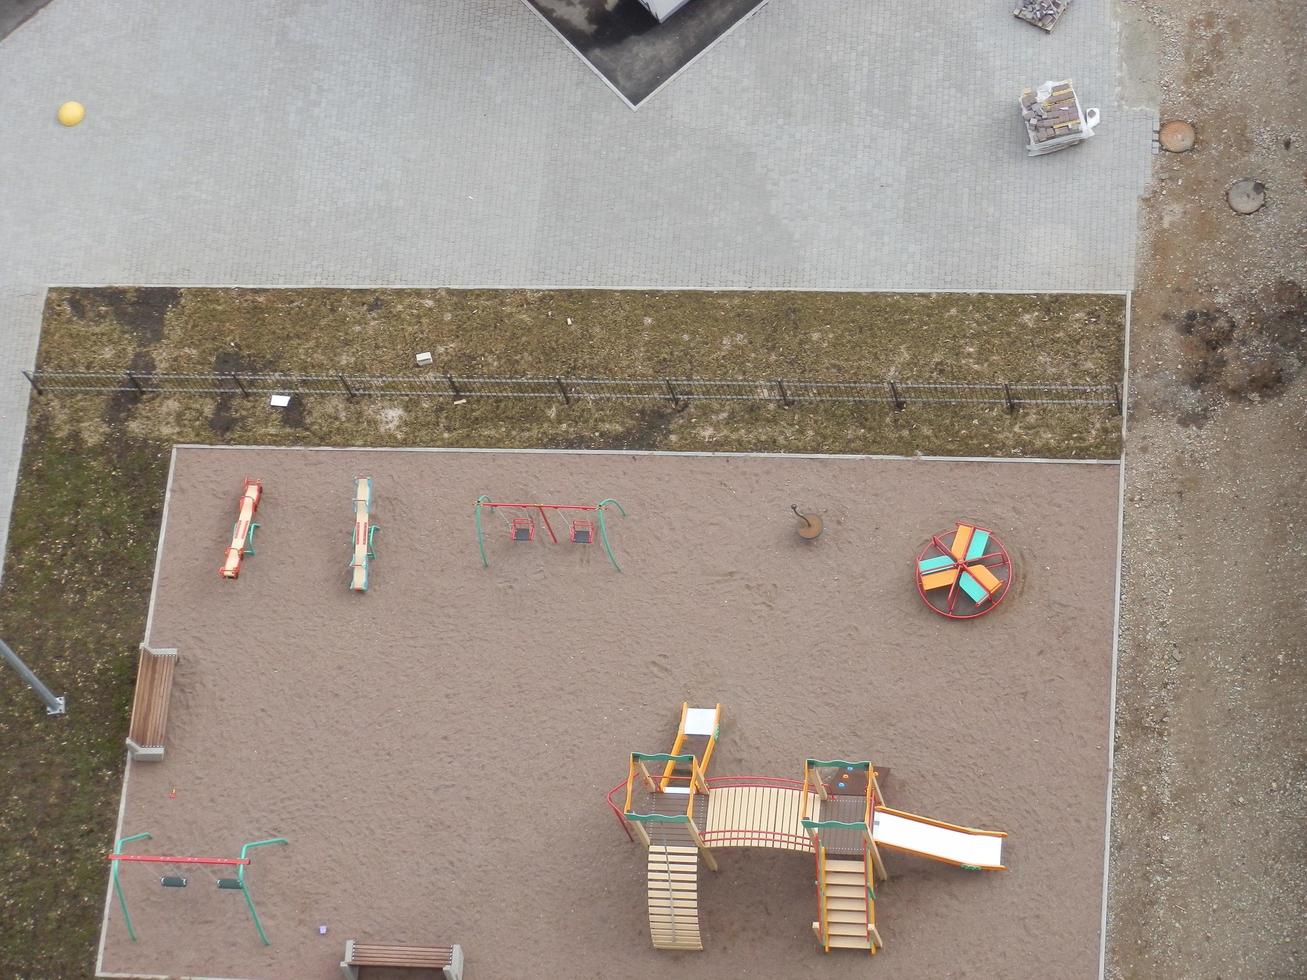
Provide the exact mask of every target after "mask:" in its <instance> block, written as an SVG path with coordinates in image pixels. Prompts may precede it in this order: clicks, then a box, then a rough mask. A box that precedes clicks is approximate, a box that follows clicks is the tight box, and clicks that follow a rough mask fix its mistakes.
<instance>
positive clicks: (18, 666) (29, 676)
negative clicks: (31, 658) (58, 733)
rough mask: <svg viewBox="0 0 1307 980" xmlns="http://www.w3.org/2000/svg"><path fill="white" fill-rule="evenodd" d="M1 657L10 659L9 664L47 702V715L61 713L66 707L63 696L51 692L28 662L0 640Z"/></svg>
mask: <svg viewBox="0 0 1307 980" xmlns="http://www.w3.org/2000/svg"><path fill="white" fill-rule="evenodd" d="M0 657H4V659H5V660H7V661H9V666H10V667H12V668H14V670H15V671H17V673H18V676H19V677H21V678H22V679H23V680H25V681H26V682H27V686H28V687H30V688H31V689H32V690H33V691H35V692H36V696H37V697H39V698H40V699H41V700H42V701H44V702H45V713H46V714H47V715H61V714H63V713H64V708H65V707H66V704H65V701H64V699H63V698H62V697H56V696H55V695H53V694H51V693H50V689H49V688H48V687H46V686H45V685H44V684H42V683H41V681H40V678H38V677H37V676H36V675H35V674H33V673H32V671H31V669H30V668H29V667H28V666H27V664H25V663H23V662H22V661H21V660H19V659H18V654H16V653H14V651H13V650H10V649H9V644H7V643H5V641H4V640H0Z"/></svg>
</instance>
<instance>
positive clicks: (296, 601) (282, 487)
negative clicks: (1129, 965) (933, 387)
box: [102, 448, 1119, 980]
mask: <svg viewBox="0 0 1307 980" xmlns="http://www.w3.org/2000/svg"><path fill="white" fill-rule="evenodd" d="M360 474H367V475H371V476H372V477H373V478H374V481H375V497H374V499H375V514H376V522H377V524H378V525H380V527H381V530H380V531H379V532H378V535H377V539H376V547H377V554H378V557H377V559H376V561H375V564H374V565H373V577H372V588H371V591H370V592H369V593H368V594H366V595H357V594H352V593H350V592H349V591H348V590H347V588H346V577H347V572H346V563H347V561H348V557H349V551H350V533H351V528H352V517H351V497H352V479H353V477H354V476H356V475H360ZM246 476H254V477H258V478H260V479H262V480H263V481H264V487H265V494H264V499H263V503H262V505H261V506H260V509H259V513H258V519H259V521H260V522H261V524H262V528H261V529H260V530H259V532H258V534H257V537H256V542H255V543H256V547H257V550H258V554H257V555H256V556H254V557H252V558H248V559H246V565H245V566H244V568H243V571H242V573H241V576H240V578H239V579H238V580H237V581H235V582H227V581H222V580H220V579H219V577H218V575H217V567H218V564H219V562H220V560H221V555H222V550H223V548H224V547H225V546H226V543H227V540H228V537H229V534H230V529H231V525H232V521H233V519H234V517H235V511H236V499H237V497H238V495H239V492H240V488H241V481H242V479H243V478H244V477H246ZM1118 476H1119V474H1118V470H1117V467H1116V466H1115V465H1076V464H1061V463H1059V464H1042V463H998V462H984V463H960V462H938V461H921V460H918V461H908V460H875V459H835V458H826V459H806V458H779V459H778V458H766V459H763V458H745V457H693V456H647V455H646V456H641V455H629V454H616V455H599V454H514V453H502V452H496V453H472V452H416V451H408V452H406V451H386V452H367V451H352V450H349V451H314V450H283V449H249V450H245V449H240V450H227V449H204V448H179V449H178V450H177V452H176V458H175V462H174V469H173V474H172V478H171V493H170V502H169V507H168V512H167V517H166V521H165V528H164V541H163V551H162V557H161V564H160V567H159V573H158V578H157V581H156V586H155V588H156V595H155V605H154V611H153V620H152V626H151V628H150V635H149V638H148V639H149V641H150V643H151V644H152V645H154V646H156V647H176V648H177V649H178V650H179V651H180V656H181V659H180V662H179V665H178V667H177V674H176V681H175V686H174V691H173V697H172V713H171V720H170V723H169V730H168V736H167V742H166V745H167V757H166V758H165V759H164V761H163V762H161V763H148V762H147V763H135V764H133V765H132V766H131V768H130V773H129V778H128V781H127V785H126V789H125V791H124V792H125V797H126V798H125V801H124V815H123V825H122V833H123V834H131V833H137V832H140V831H150V832H151V833H153V835H154V839H153V840H152V841H145V842H141V843H139V844H136V845H132V846H131V848H130V849H131V850H134V851H136V852H138V853H155V854H164V853H173V854H179V853H180V854H191V855H221V856H234V855H235V854H236V853H237V852H238V850H239V848H240V845H241V844H242V843H244V842H247V841H253V840H257V839H260V838H265V837H271V836H276V835H280V836H285V837H287V838H289V840H290V844H289V846H286V847H268V848H262V849H259V850H256V851H255V852H254V853H253V855H252V856H253V865H252V867H251V870H250V871H249V883H250V890H251V895H252V896H253V898H254V900H255V901H256V903H257V906H258V909H259V912H260V915H261V917H262V919H263V921H264V925H265V927H266V929H267V932H268V935H269V937H270V938H271V940H272V945H271V946H270V947H264V946H262V945H261V944H260V943H259V941H258V937H257V935H256V933H255V931H254V927H253V925H252V924H251V922H250V920H249V916H248V914H247V912H246V909H245V907H244V903H243V902H242V901H241V896H240V894H239V893H238V892H227V891H218V890H217V889H216V888H215V887H214V885H213V881H214V879H215V878H216V877H218V875H217V874H215V873H213V872H216V871H217V870H218V869H213V868H202V867H188V868H185V869H181V872H180V873H183V874H186V875H187V876H188V877H189V879H190V885H189V887H187V888H186V889H184V890H178V889H162V888H160V887H159V885H158V880H157V879H158V876H159V874H160V873H162V872H164V871H171V870H173V869H169V868H164V867H161V866H159V865H141V864H136V865H127V866H125V868H124V873H123V881H124V887H125V889H126V893H127V896H128V901H129V903H130V906H129V907H130V910H131V913H132V917H133V920H134V922H135V924H136V927H137V931H138V932H139V934H140V940H139V942H137V943H134V944H133V943H131V942H129V941H128V938H127V935H126V930H125V929H124V926H123V922H122V920H121V916H120V915H119V912H118V909H117V907H116V906H112V907H111V909H110V913H109V917H108V922H107V933H106V942H105V949H104V953H103V961H102V971H103V972H104V973H109V974H126V975H135V974H146V975H149V974H154V975H177V974H191V975H202V976H209V977H241V978H286V980H316V978H324V980H326V978H334V977H338V976H339V972H338V967H337V963H338V962H339V960H340V958H341V954H342V952H343V948H344V942H345V940H346V939H347V938H351V937H353V938H359V939H363V940H369V941H374V942H394V943H410V944H438V943H449V942H458V943H461V944H463V947H464V949H465V951H466V955H467V976H468V977H469V980H492V978H493V980H513V978H519V977H528V976H540V977H568V978H584V980H590V978H608V977H630V978H646V977H653V976H657V975H661V974H662V973H664V972H666V971H668V970H675V971H676V973H677V975H678V976H681V977H684V978H685V980H708V978H712V980H720V978H733V977H753V976H757V975H760V974H763V973H776V974H778V975H788V976H799V975H803V976H812V977H852V976H858V977H874V976H882V977H894V978H895V980H909V978H938V977H998V976H1003V977H1032V978H1033V977H1039V978H1046V977H1050V976H1058V977H1084V976H1091V975H1093V974H1094V973H1096V971H1097V964H1098V955H1099V931H1100V914H1101V899H1102V887H1103V881H1102V871H1103V845H1104V839H1103V838H1104V813H1105V811H1104V807H1105V799H1106V794H1107V790H1108V785H1107V733H1108V724H1109V694H1108V692H1109V682H1110V673H1111V650H1112V630H1113V589H1114V575H1115V563H1116V547H1117V539H1116V527H1117V488H1118ZM480 493H489V494H491V495H492V496H493V497H495V498H496V499H501V500H507V499H512V498H516V499H526V500H549V501H559V502H584V503H595V502H597V501H598V500H599V499H601V498H603V497H610V496H611V497H615V498H617V499H618V500H619V501H621V503H622V504H623V505H624V506H625V507H626V509H627V512H628V514H629V516H628V517H626V518H622V517H620V516H618V515H616V514H615V513H613V514H612V517H611V524H610V526H611V529H612V531H611V533H612V540H613V544H614V547H615V550H616V552H617V555H618V558H619V560H620V561H621V562H622V565H623V571H622V572H621V573H618V572H617V571H615V570H614V569H613V568H612V567H611V566H610V565H609V564H608V562H607V560H606V559H605V557H604V555H603V552H602V550H601V549H600V548H599V547H597V546H595V547H589V548H587V547H583V546H580V545H571V544H568V543H566V541H564V543H563V544H560V545H558V546H552V545H547V544H543V543H541V542H540V541H539V540H537V541H536V542H535V543H532V544H515V543H513V542H511V541H509V540H508V535H507V531H506V524H505V522H504V520H503V519H502V518H499V517H494V516H492V517H491V518H490V520H489V521H488V542H489V544H488V548H489V553H490V568H489V569H488V570H483V569H482V568H481V565H480V561H479V559H478V556H477V550H476V542H475V534H474V530H473V520H472V502H473V500H474V499H475V498H476V496H477V495H478V494H480ZM791 503H798V504H799V505H800V506H801V507H803V508H808V509H811V510H813V511H815V512H818V513H820V514H822V515H823V517H824V518H825V521H826V531H825V534H824V535H823V536H822V538H821V539H820V540H819V541H817V542H815V543H814V544H804V543H803V542H801V541H800V540H799V539H798V537H797V535H796V534H795V523H796V522H795V520H794V518H793V515H792V514H791V513H790V512H789V505H790V504H791ZM956 518H970V519H974V520H976V521H978V522H980V523H981V524H984V525H986V526H989V527H992V528H994V529H995V530H996V531H997V532H998V533H999V534H1000V535H1001V536H1002V538H1003V541H1004V543H1005V544H1006V545H1007V547H1008V550H1009V551H1010V552H1011V554H1012V556H1013V559H1014V561H1015V563H1016V568H1017V578H1016V583H1015V585H1014V586H1013V588H1012V592H1011V594H1010V595H1009V596H1008V598H1007V600H1006V601H1005V603H1004V604H1003V605H1002V606H1001V607H1000V608H999V609H998V610H997V611H996V612H995V613H993V614H992V615H990V616H988V617H985V618H983V619H981V620H977V621H975V622H971V623H953V622H948V621H945V620H943V619H941V618H940V617H938V616H936V615H934V614H933V613H931V612H929V611H928V610H927V609H926V608H925V606H924V605H923V604H922V602H921V600H920V598H919V597H918V596H917V594H916V592H915V590H914V588H913V585H912V577H911V568H912V561H913V559H914V558H915V556H916V554H917V553H918V551H919V550H920V548H921V547H922V545H923V544H924V542H925V540H926V539H927V537H928V535H929V534H930V533H931V532H937V531H942V530H945V529H947V528H949V527H951V526H952V522H953V521H954V519H956ZM687 699H688V700H689V701H690V702H691V703H692V704H700V705H711V704H712V703H714V702H716V701H721V702H722V704H723V725H722V737H721V741H720V742H719V746H718V749H717V752H716V754H715V755H714V757H713V760H712V769H711V773H712V774H717V775H730V774H736V775H772V776H785V777H790V778H801V777H802V765H803V760H804V759H805V758H806V757H809V756H812V757H817V758H852V759H869V760H871V761H872V762H874V763H875V764H877V766H878V767H880V768H881V769H882V771H883V772H885V773H886V774H885V775H884V776H883V777H882V788H883V789H884V791H885V795H886V797H887V800H888V802H889V803H890V805H892V806H897V807H900V808H902V809H906V810H911V811H913V812H916V813H921V814H924V815H927V816H930V817H934V818H936V819H941V820H947V821H953V822H957V823H962V824H966V825H969V826H976V827H986V828H992V829H1001V830H1006V831H1007V832H1008V833H1009V834H1010V838H1009V840H1008V842H1007V846H1006V848H1005V860H1006V862H1007V864H1008V866H1009V868H1010V870H1009V871H1008V872H1005V873H993V874H989V873H983V874H982V873H969V872H965V871H961V870H959V869H957V868H953V867H949V866H946V865H941V864H937V863H934V862H930V861H926V860H922V859H919V858H913V857H908V856H904V855H898V854H892V853H887V864H888V867H889V871H890V874H891V876H892V879H891V880H890V881H889V882H888V883H886V884H884V885H883V886H882V887H881V888H880V889H879V890H878V897H879V900H878V901H877V908H876V911H877V924H878V927H879V929H880V933H881V936H882V937H883V938H884V940H885V944H886V948H885V950H884V951H883V952H882V953H880V954H879V955H877V956H876V957H874V958H873V957H869V956H867V955H866V954H859V953H855V952H832V953H831V954H829V955H823V954H822V953H821V952H820V951H819V949H818V948H817V946H816V943H815V940H814V938H813V936H812V934H811V932H810V923H811V922H812V919H813V918H814V912H815V897H814V892H813V888H812V864H811V861H812V859H811V857H809V856H807V855H800V854H792V853H784V852H777V851H767V850H759V849H751V850H742V849H738V848H732V849H729V850H722V851H718V852H717V854H718V859H719V861H720V864H721V872H720V873H719V874H716V875H713V874H711V873H710V872H707V871H704V872H703V873H702V876H701V885H700V907H701V925H702V932H703V937H704V945H705V950H704V951H703V952H702V953H684V954H682V953H665V952H657V951H655V950H654V949H652V948H651V946H650V943H649V938H648V924H647V919H646V912H645V890H644V876H645V868H644V854H643V852H642V851H641V849H640V848H639V846H638V845H633V844H630V843H628V841H627V839H626V836H625V835H624V834H623V833H622V830H621V829H620V827H619V825H618V823H617V822H616V820H615V819H614V817H613V814H612V813H611V812H610V811H609V809H608V807H607V805H606V804H605V802H604V794H605V792H606V791H607V790H608V789H609V788H610V787H612V786H613V785H614V784H615V783H617V782H618V781H619V780H620V779H622V778H623V777H624V776H625V770H626V757H627V754H628V753H629V752H630V751H632V750H640V751H652V752H659V751H667V750H668V749H669V748H670V742H671V738H672V736H673V734H674V732H675V726H676V719H677V714H678V710H679V705H680V703H681V701H682V700H687ZM320 924H325V925H326V926H327V927H328V932H327V934H326V935H325V936H322V935H319V934H318V926H319V925H320Z"/></svg>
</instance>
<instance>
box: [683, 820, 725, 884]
mask: <svg viewBox="0 0 1307 980" xmlns="http://www.w3.org/2000/svg"><path fill="white" fill-rule="evenodd" d="M686 826H687V827H689V828H690V836H691V837H693V838H694V846H695V847H697V848H699V856H700V857H701V858H703V863H704V864H706V865H708V870H709V871H716V870H717V859H716V858H715V857H713V856H712V852H711V851H710V850H708V845H707V844H705V843H704V842H703V835H702V834H700V833H699V828H698V827H697V826H695V823H694V817H690V819H689V822H688V823H687V824H686Z"/></svg>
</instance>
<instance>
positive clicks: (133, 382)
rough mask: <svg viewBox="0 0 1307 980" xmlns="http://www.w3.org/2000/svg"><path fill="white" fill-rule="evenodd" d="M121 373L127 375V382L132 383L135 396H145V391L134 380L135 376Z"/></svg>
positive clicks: (130, 373) (128, 372)
mask: <svg viewBox="0 0 1307 980" xmlns="http://www.w3.org/2000/svg"><path fill="white" fill-rule="evenodd" d="M123 373H124V374H126V375H127V380H128V381H130V382H131V383H132V387H133V388H135V389H136V393H137V394H139V395H143V394H145V389H144V388H142V387H141V383H140V382H139V381H137V380H136V375H134V374H132V372H131V371H124V372H123Z"/></svg>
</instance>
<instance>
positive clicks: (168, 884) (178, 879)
mask: <svg viewBox="0 0 1307 980" xmlns="http://www.w3.org/2000/svg"><path fill="white" fill-rule="evenodd" d="M159 884H161V885H163V887H164V888H185V887H186V879H185V878H183V877H182V876H181V875H164V876H163V877H162V878H160V879H159Z"/></svg>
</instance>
